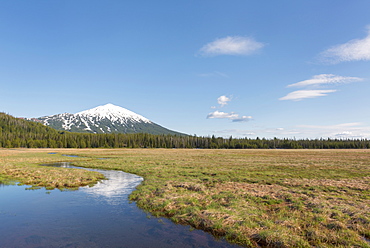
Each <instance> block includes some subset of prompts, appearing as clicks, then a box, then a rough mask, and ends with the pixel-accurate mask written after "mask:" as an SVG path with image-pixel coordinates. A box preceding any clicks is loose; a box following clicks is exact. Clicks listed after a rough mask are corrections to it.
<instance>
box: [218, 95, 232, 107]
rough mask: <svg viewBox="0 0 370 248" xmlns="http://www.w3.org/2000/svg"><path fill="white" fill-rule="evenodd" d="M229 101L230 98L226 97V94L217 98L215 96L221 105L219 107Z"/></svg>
mask: <svg viewBox="0 0 370 248" xmlns="http://www.w3.org/2000/svg"><path fill="white" fill-rule="evenodd" d="M230 101H231V98H229V97H227V96H220V97H219V98H217V103H218V104H220V105H221V107H223V106H225V105H227V104H228V102H230Z"/></svg>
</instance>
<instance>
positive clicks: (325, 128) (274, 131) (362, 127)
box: [211, 122, 370, 139]
mask: <svg viewBox="0 0 370 248" xmlns="http://www.w3.org/2000/svg"><path fill="white" fill-rule="evenodd" d="M211 132H212V133H214V134H220V135H222V136H224V137H229V136H230V135H232V136H233V137H246V136H251V137H265V138H273V137H278V138H297V139H307V138H309V139H319V138H324V139H326V138H339V139H347V138H348V139H362V138H366V139H369V138H370V127H369V125H366V124H365V123H361V122H350V123H340V124H334V125H297V126H292V127H284V128H272V127H270V128H264V127H254V128H253V127H252V128H251V129H247V130H245V129H244V130H243V129H224V130H217V131H211Z"/></svg>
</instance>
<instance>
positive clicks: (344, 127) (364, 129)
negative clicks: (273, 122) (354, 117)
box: [297, 122, 370, 139]
mask: <svg viewBox="0 0 370 248" xmlns="http://www.w3.org/2000/svg"><path fill="white" fill-rule="evenodd" d="M297 128H299V129H301V130H302V133H305V134H306V135H307V134H311V135H316V137H329V138H344V139H345V138H349V139H359V138H369V137H370V127H369V126H367V125H365V124H364V123H361V122H350V123H341V124H336V125H299V126H297Z"/></svg>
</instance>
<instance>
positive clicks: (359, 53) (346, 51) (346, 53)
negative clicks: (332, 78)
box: [319, 26, 370, 64]
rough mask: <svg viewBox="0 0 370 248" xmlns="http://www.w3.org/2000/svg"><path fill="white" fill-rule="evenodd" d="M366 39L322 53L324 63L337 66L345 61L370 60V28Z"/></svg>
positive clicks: (350, 42)
mask: <svg viewBox="0 0 370 248" xmlns="http://www.w3.org/2000/svg"><path fill="white" fill-rule="evenodd" d="M367 29H368V34H367V36H366V37H365V38H364V39H355V40H351V41H349V42H347V43H344V44H340V45H336V46H333V47H331V48H329V49H328V50H326V51H324V52H322V53H321V54H320V55H319V58H320V60H321V61H322V62H327V63H332V64H337V63H340V62H345V61H358V60H370V26H369V27H368V28H367Z"/></svg>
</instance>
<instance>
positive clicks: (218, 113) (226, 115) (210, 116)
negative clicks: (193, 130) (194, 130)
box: [207, 110, 252, 122]
mask: <svg viewBox="0 0 370 248" xmlns="http://www.w3.org/2000/svg"><path fill="white" fill-rule="evenodd" d="M207 119H229V120H232V121H233V122H245V121H249V120H251V119H252V116H239V115H238V114H235V113H234V112H231V113H225V112H222V111H218V110H216V111H215V112H212V113H209V114H208V115H207Z"/></svg>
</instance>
